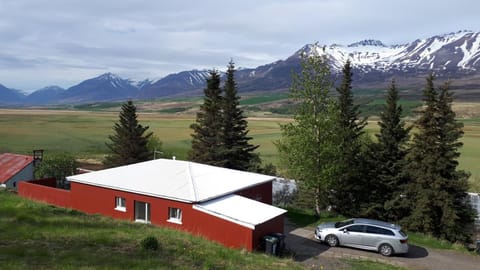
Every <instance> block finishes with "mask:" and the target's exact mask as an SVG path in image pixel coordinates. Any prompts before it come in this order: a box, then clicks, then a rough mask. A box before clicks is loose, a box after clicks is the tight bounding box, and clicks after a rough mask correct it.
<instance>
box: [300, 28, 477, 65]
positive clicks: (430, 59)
mask: <svg viewBox="0 0 480 270" xmlns="http://www.w3.org/2000/svg"><path fill="white" fill-rule="evenodd" d="M299 53H305V54H307V55H311V54H318V55H324V56H325V57H326V58H327V59H328V60H329V63H330V64H331V66H332V68H333V69H334V70H337V71H340V70H341V69H342V67H343V65H344V64H345V62H346V61H347V60H350V61H351V63H352V65H353V66H354V67H355V68H357V69H360V70H361V71H363V72H369V71H371V70H377V71H388V70H392V69H393V70H409V69H415V68H421V69H431V70H437V69H438V70H442V69H445V68H446V67H447V66H448V65H450V64H453V63H455V66H457V67H459V68H461V69H466V70H476V69H477V67H478V65H479V64H480V37H479V33H474V32H472V31H459V32H455V33H448V34H445V35H438V36H433V37H430V38H426V39H417V40H415V41H413V42H411V43H407V44H401V45H390V46H387V45H385V44H384V43H382V42H381V41H379V40H372V39H367V40H363V41H359V42H355V43H352V44H350V45H348V46H343V45H338V44H332V45H319V44H307V45H305V46H304V47H303V48H302V49H301V50H299V51H298V52H297V54H299ZM452 54H457V55H458V59H456V58H452V56H451V55H452Z"/></svg>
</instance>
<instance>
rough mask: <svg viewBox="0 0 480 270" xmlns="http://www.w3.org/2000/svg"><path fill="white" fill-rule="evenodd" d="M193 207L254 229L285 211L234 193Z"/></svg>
mask: <svg viewBox="0 0 480 270" xmlns="http://www.w3.org/2000/svg"><path fill="white" fill-rule="evenodd" d="M193 208H194V209H196V210H199V211H202V212H205V213H208V214H210V215H214V216H217V217H219V218H222V219H225V220H228V221H231V222H234V223H237V224H240V225H242V226H245V227H247V228H250V229H255V226H256V225H259V224H262V223H264V222H265V221H268V220H270V219H272V218H275V217H278V216H279V215H282V214H284V213H285V212H287V211H286V210H284V209H281V208H278V207H275V206H271V205H268V204H265V203H261V202H259V201H255V200H252V199H248V198H245V197H242V196H239V195H234V194H232V195H227V196H225V197H221V198H218V199H215V200H211V201H208V202H204V203H201V204H195V205H193Z"/></svg>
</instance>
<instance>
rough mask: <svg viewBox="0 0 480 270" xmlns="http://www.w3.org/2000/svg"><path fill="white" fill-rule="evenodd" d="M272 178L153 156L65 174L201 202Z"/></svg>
mask: <svg viewBox="0 0 480 270" xmlns="http://www.w3.org/2000/svg"><path fill="white" fill-rule="evenodd" d="M273 179H275V177H273V176H269V175H263V174H257V173H249V172H243V171H237V170H231V169H225V168H220V167H215V166H210V165H204V164H199V163H195V162H188V161H182V160H170V159H156V160H151V161H146V162H141V163H136V164H132V165H127V166H121V167H116V168H111V169H106V170H101V171H95V172H90V173H85V174H78V175H73V176H69V177H67V180H69V181H71V182H77V183H83V184H88V185H94V186H100V187H105V188H110V189H116V190H122V191H127V192H133V193H138V194H143V195H148V196H154V197H160V198H168V199H172V200H177V201H185V202H202V201H206V200H210V199H214V198H217V197H220V196H223V195H226V194H230V193H232V192H235V191H239V190H242V189H245V188H247V187H251V186H256V185H258V184H262V183H266V182H269V181H272V180H273Z"/></svg>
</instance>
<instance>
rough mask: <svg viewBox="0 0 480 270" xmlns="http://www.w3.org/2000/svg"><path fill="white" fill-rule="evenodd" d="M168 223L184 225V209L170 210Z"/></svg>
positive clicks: (170, 208) (171, 208)
mask: <svg viewBox="0 0 480 270" xmlns="http://www.w3.org/2000/svg"><path fill="white" fill-rule="evenodd" d="M168 221H169V222H173V223H178V224H182V209H179V208H173V207H169V208H168Z"/></svg>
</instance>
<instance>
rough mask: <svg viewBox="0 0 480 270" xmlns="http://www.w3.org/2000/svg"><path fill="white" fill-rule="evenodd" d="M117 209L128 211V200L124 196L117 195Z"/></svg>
mask: <svg viewBox="0 0 480 270" xmlns="http://www.w3.org/2000/svg"><path fill="white" fill-rule="evenodd" d="M115 210H117V211H121V212H127V200H126V199H125V198H123V197H119V196H116V197H115Z"/></svg>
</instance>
